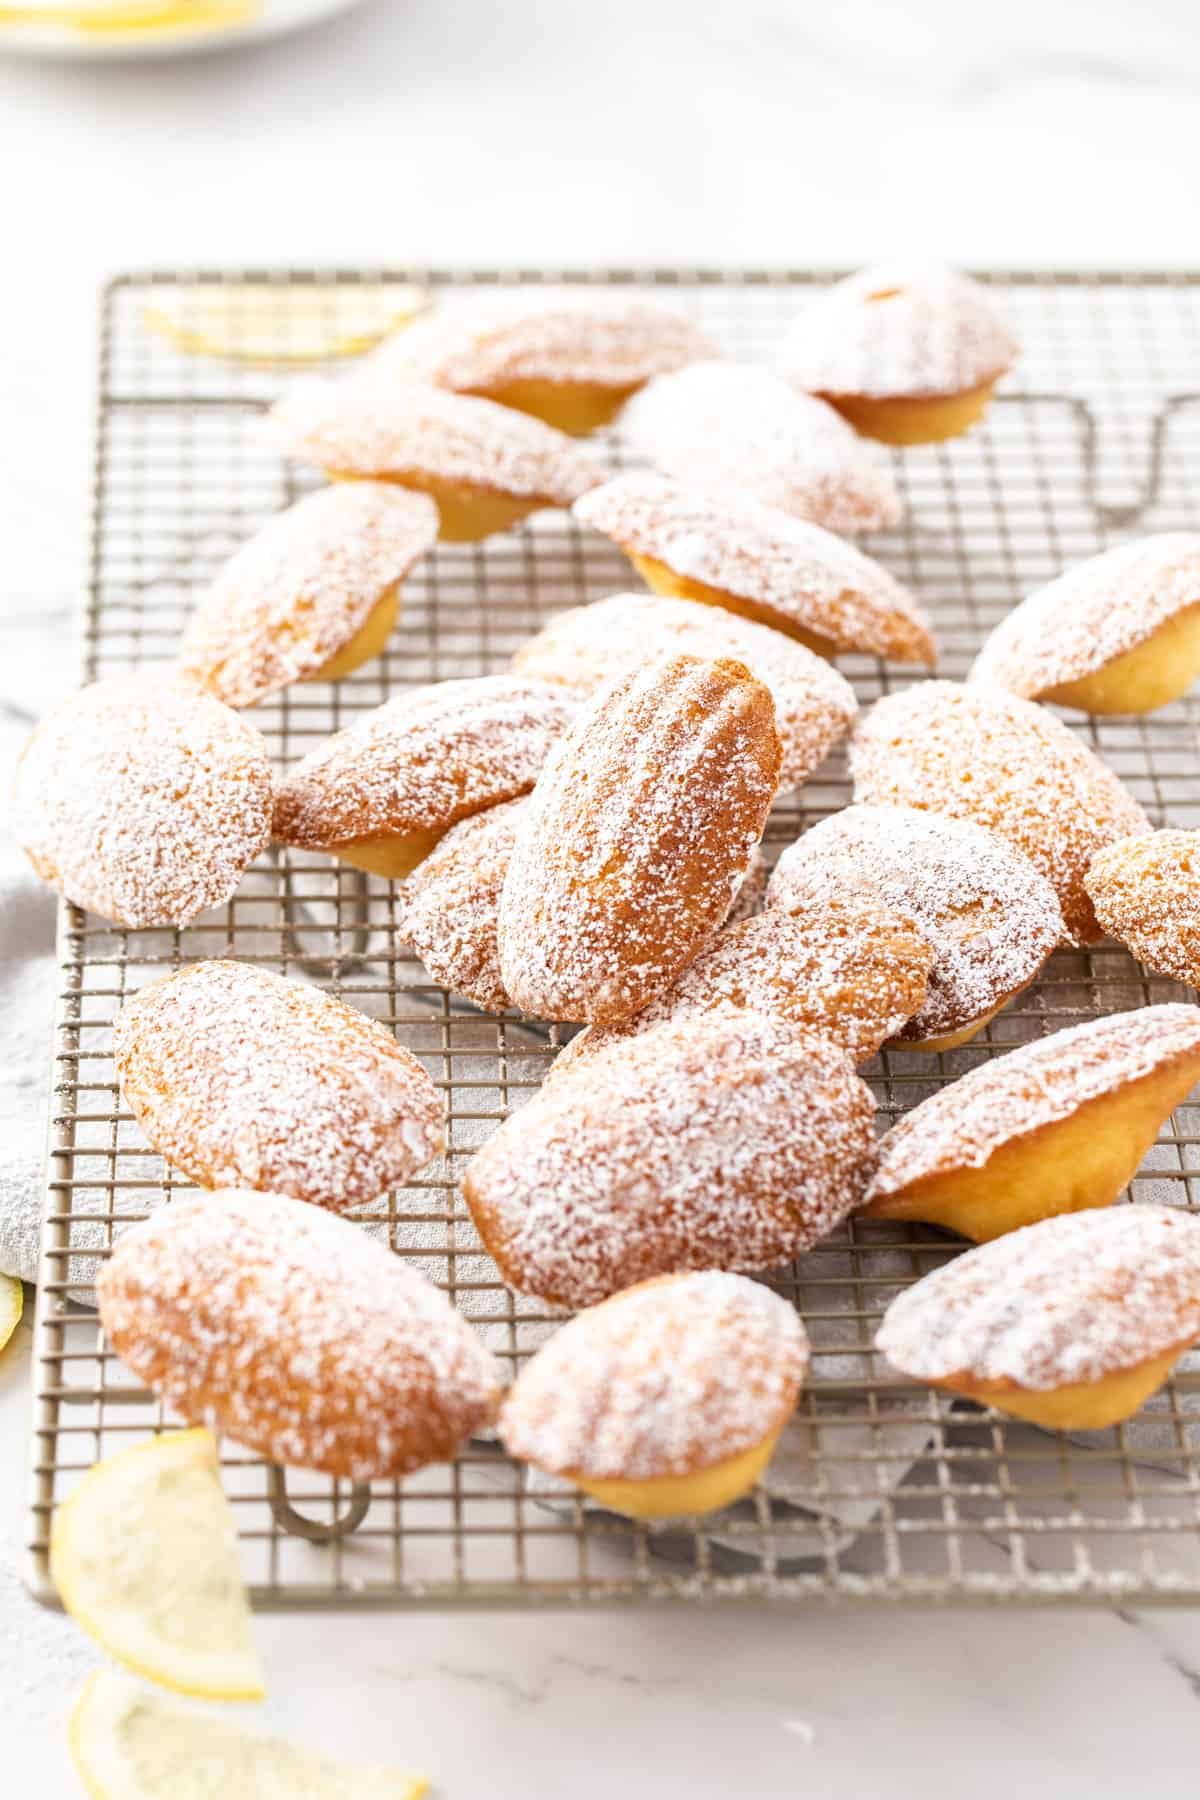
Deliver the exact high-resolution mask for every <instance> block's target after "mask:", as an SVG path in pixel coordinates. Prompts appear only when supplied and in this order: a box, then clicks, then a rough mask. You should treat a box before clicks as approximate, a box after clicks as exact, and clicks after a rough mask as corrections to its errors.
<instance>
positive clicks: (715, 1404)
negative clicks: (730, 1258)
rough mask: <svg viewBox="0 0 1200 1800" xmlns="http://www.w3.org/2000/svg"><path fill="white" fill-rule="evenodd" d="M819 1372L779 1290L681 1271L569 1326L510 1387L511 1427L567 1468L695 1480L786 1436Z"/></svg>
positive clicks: (548, 1465)
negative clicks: (810, 1373)
mask: <svg viewBox="0 0 1200 1800" xmlns="http://www.w3.org/2000/svg"><path fill="white" fill-rule="evenodd" d="M807 1368H808V1340H807V1338H806V1336H805V1331H804V1326H803V1325H802V1324H801V1322H800V1318H799V1315H798V1314H797V1312H796V1309H795V1308H794V1307H793V1306H789V1305H788V1303H787V1301H786V1300H782V1299H781V1298H780V1297H779V1295H778V1294H774V1293H772V1292H771V1290H770V1288H766V1287H763V1286H762V1285H761V1284H760V1283H759V1282H757V1281H747V1280H746V1279H745V1277H744V1276H741V1275H728V1274H724V1273H721V1272H720V1271H716V1270H709V1271H704V1272H701V1273H697V1274H693V1275H668V1276H665V1277H663V1278H662V1279H661V1280H658V1281H647V1282H643V1283H642V1284H641V1285H640V1286H639V1287H635V1288H630V1289H628V1290H627V1291H626V1292H625V1293H622V1294H616V1295H614V1296H613V1298H612V1299H611V1300H606V1301H604V1302H603V1304H602V1305H600V1306H595V1307H589V1308H588V1310H587V1311H586V1312H582V1313H580V1314H579V1315H578V1316H577V1317H576V1318H574V1319H572V1320H571V1321H570V1323H569V1324H566V1325H564V1326H563V1327H562V1329H561V1330H560V1331H558V1332H556V1333H555V1335H554V1336H553V1337H552V1338H551V1339H550V1341H549V1343H547V1344H545V1345H543V1346H542V1348H541V1349H540V1350H539V1351H538V1352H537V1354H536V1356H534V1358H533V1359H532V1361H531V1362H529V1363H528V1364H527V1365H526V1367H525V1368H524V1369H522V1370H521V1372H520V1374H519V1375H518V1376H517V1379H516V1381H515V1382H514V1384H513V1386H512V1388H511V1389H510V1390H509V1393H508V1395H507V1397H506V1399H505V1402H504V1405H503V1408H502V1409H501V1414H500V1435H501V1437H502V1438H503V1440H504V1443H505V1445H506V1447H507V1448H508V1450H509V1451H510V1452H511V1454H512V1455H514V1456H518V1457H520V1458H521V1460H522V1461H524V1462H529V1463H533V1464H534V1465H535V1466H536V1467H537V1468H540V1469H545V1470H547V1471H549V1472H550V1473H552V1474H555V1475H566V1476H571V1475H582V1476H583V1477H585V1479H588V1480H592V1481H607V1480H625V1481H654V1480H657V1479H659V1478H661V1477H663V1476H677V1475H690V1474H692V1473H694V1472H695V1471H696V1470H699V1469H707V1468H711V1467H712V1466H713V1465H714V1464H716V1463H720V1462H724V1461H725V1460H726V1459H727V1458H729V1457H732V1456H738V1455H740V1454H741V1453H742V1452H743V1451H746V1450H751V1449H753V1448H754V1447H755V1446H756V1445H758V1444H761V1443H762V1441H763V1439H764V1438H767V1437H769V1436H770V1435H771V1434H772V1433H774V1432H776V1431H778V1430H779V1428H780V1426H781V1425H783V1424H784V1423H785V1421H786V1420H787V1419H788V1418H789V1417H790V1415H791V1413H792V1412H793V1410H794V1408H795V1405H796V1397H797V1394H798V1393H799V1391H800V1384H801V1382H802V1381H803V1380H804V1376H805V1373H806V1371H807Z"/></svg>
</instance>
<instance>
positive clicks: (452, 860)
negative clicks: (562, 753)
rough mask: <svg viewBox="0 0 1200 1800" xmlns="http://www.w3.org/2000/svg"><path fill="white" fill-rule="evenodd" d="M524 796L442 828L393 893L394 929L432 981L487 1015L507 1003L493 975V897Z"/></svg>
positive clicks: (496, 969) (496, 962) (496, 907)
mask: <svg viewBox="0 0 1200 1800" xmlns="http://www.w3.org/2000/svg"><path fill="white" fill-rule="evenodd" d="M526 805H527V802H526V801H525V800H512V801H509V803H508V804H507V805H505V806H492V807H489V808H488V810H487V811H486V812H482V813H477V814H476V815H475V817H474V818H471V819H464V820H463V822H462V824H461V825H456V826H455V827H454V829H453V830H452V831H448V832H447V833H446V835H445V837H444V838H443V839H442V841H441V843H440V844H439V845H438V846H437V848H436V849H435V850H434V851H432V852H431V854H430V855H429V856H427V857H426V858H425V860H424V862H422V863H421V864H419V865H418V867H417V868H416V869H414V870H413V872H412V874H411V875H410V876H409V877H408V879H407V880H406V881H405V882H404V883H403V884H402V885H401V887H400V890H399V911H398V916H397V920H396V927H397V930H398V931H399V932H400V934H401V935H402V936H403V937H405V938H407V940H408V942H409V943H410V944H411V945H412V946H413V949H414V950H415V951H416V952H417V955H418V956H419V957H420V958H421V960H422V962H423V963H424V964H425V967H426V968H427V969H428V971H429V973H430V975H431V976H432V977H433V979H434V981H436V982H440V983H441V984H442V985H443V986H444V987H447V988H449V989H450V990H451V991H452V992H453V993H456V994H464V995H465V996H466V998H467V999H468V1000H473V1001H474V1002H475V1004H476V1006H482V1007H483V1008H484V1010H485V1011H487V1012H503V1011H504V1009H505V1008H506V1007H507V1006H508V1005H509V998H508V994H507V992H506V991H505V987H504V982H503V979H502V977H501V974H500V951H499V947H498V944H497V925H498V921H499V915H500V895H501V893H502V891H503V888H504V878H505V876H506V875H507V873H508V864H509V859H510V858H511V856H512V848H513V844H514V843H515V841H516V836H517V827H518V823H519V821H520V818H521V815H522V813H523V812H524V811H525V808H526Z"/></svg>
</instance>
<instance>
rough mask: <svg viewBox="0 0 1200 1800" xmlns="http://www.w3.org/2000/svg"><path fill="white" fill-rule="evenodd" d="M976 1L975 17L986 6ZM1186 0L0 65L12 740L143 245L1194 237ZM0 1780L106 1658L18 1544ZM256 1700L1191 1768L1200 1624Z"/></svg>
mask: <svg viewBox="0 0 1200 1800" xmlns="http://www.w3.org/2000/svg"><path fill="white" fill-rule="evenodd" d="M984 15H986V23H985V22H984ZM1198 88H1200V15H1198V14H1197V9H1196V7H1195V5H1194V0H1065V3H1060V4H1053V3H1051V0H1036V3H1035V0H1008V4H1006V5H1005V6H1004V7H1003V8H1002V9H994V8H981V7H975V6H964V5H962V4H961V0H842V3H841V4H840V5H839V6H837V7H836V8H835V7H829V6H818V5H815V4H814V5H804V4H802V3H801V0H774V4H770V3H768V0H738V3H736V4H728V3H720V4H709V5H705V4H702V3H701V4H697V3H696V0H692V3H691V4H688V5H684V4H679V3H677V0H591V3H590V4H588V3H585V0H374V3H373V4H366V5H363V6H362V7H361V8H360V9H359V10H358V11H357V12H355V13H353V14H351V15H349V16H348V17H346V18H345V19H344V20H342V21H340V22H339V23H337V24H335V25H333V26H330V27H326V28H323V29H321V30H318V31H315V32H313V33H311V34H309V35H307V36H305V37H303V38H298V39H296V40H294V41H291V42H288V43H281V44H276V45H273V46H267V47H264V48H262V49H257V50H252V51H247V52H245V53H243V54H241V55H239V56H228V55H222V56H219V57H216V56H214V57H205V58H201V59H198V60H193V61H189V62H188V63H186V64H185V63H180V64H177V65H166V64H164V65H160V66H157V67H148V66H139V67H137V68H134V67H128V68H122V67H108V68H103V69H97V68H83V67H78V66H55V67H49V66H47V67H44V68H39V67H33V66H30V65H28V64H16V63H13V64H11V65H10V64H5V63H4V62H3V61H2V60H0V171H3V175H2V176H0V192H2V194H3V206H2V214H0V216H2V218H3V239H2V240H0V241H2V242H3V247H4V253H3V280H0V591H2V593H3V597H4V605H5V611H6V618H7V626H8V629H7V631H6V652H7V653H6V655H5V656H4V657H3V658H2V659H0V712H4V713H7V714H8V718H9V722H10V729H12V728H14V727H16V726H18V725H19V724H20V721H21V719H22V717H23V716H24V715H26V714H29V713H31V712H33V711H36V710H37V709H39V708H40V707H41V706H42V705H43V704H44V702H45V699H46V698H47V697H48V696H49V694H50V693H51V692H52V691H53V690H54V689H55V688H56V687H58V686H59V685H66V684H69V683H70V682H71V680H72V676H73V668H74V663H73V654H74V653H73V647H72V646H71V645H70V642H69V638H68V636H67V634H66V631H65V625H66V621H67V619H68V618H69V616H70V609H71V606H72V604H73V598H74V591H75V587H76V583H77V577H78V572H79V559H80V554H81V546H82V541H83V503H84V492H85V488H84V482H85V475H86V467H87V454H88V437H87V434H88V385H89V379H90V357H91V324H92V318H93V314H94V300H95V288H96V285H97V282H98V280H99V279H100V277H101V276H102V275H103V274H104V273H105V272H107V271H109V270H112V269H115V268H118V267H120V266H122V265H126V264H131V263H132V264H140V265H148V264H153V263H158V264H173V263H189V262H190V263H230V264H235V263H241V262H247V261H250V262H255V263H270V262H277V261H288V262H296V263H301V264H303V263H328V262H335V261H342V262H354V261H370V262H375V263H379V262H384V263H400V262H403V261H406V260H445V261H450V262H481V261H485V262H486V261H494V262H496V263H522V262H523V263H530V262H533V263H541V262H545V261H556V262H563V263H568V264H570V263H586V262H591V261H615V262H653V261H670V260H698V261H703V262H722V263H723V262H739V261H745V262H751V261H752V262H767V263H778V264H784V263H804V262H806V261H807V262H815V263H839V262H855V261H860V260H864V259H866V258H868V257H872V256H875V255H878V254H880V253H884V252H890V251H895V250H904V249H916V250H921V251H930V252H934V253H939V254H942V255H944V256H945V257H947V258H949V259H951V260H956V261H960V262H965V263H970V262H972V261H979V262H991V263H1005V262H1009V263H1051V262H1060V263H1071V262H1093V263H1094V262H1100V263H1105V264H1115V265H1124V264H1138V263H1141V264H1149V263H1175V264H1178V263H1188V262H1192V263H1197V262H1200V234H1198V233H1197V224H1198V223H1200V179H1198V177H1197V168H1196V118H1197V107H1196V94H1197V90H1198ZM27 1353H28V1334H27V1332H25V1333H23V1334H22V1338H21V1341H20V1342H19V1343H18V1344H17V1345H15V1346H14V1347H13V1348H11V1349H10V1350H9V1351H8V1352H7V1353H6V1354H5V1356H4V1358H3V1360H2V1361H0V1534H2V1535H3V1550H2V1551H0V1721H3V1723H2V1725H0V1770H3V1771H4V1773H3V1776H0V1789H2V1790H3V1791H4V1793H5V1795H6V1796H7V1794H8V1792H9V1789H8V1785H7V1783H8V1779H9V1777H10V1776H12V1775H13V1773H14V1771H20V1772H21V1773H22V1774H23V1775H24V1776H25V1777H26V1783H25V1786H24V1787H23V1788H21V1789H19V1791H20V1792H21V1793H23V1794H24V1793H28V1794H29V1795H31V1796H32V1795H34V1794H36V1795H37V1796H38V1797H39V1800H59V1797H60V1796H63V1797H65V1796H68V1795H75V1794H76V1793H77V1791H78V1790H77V1788H76V1786H75V1784H74V1781H73V1778H72V1776H71V1775H70V1773H69V1771H68V1768H67V1764H66V1759H65V1752H64V1751H63V1749H62V1727H61V1721H62V1714H63V1712H64V1710H65V1707H66V1705H67V1702H68V1700H69V1698H70V1694H71V1692H72V1691H73V1690H74V1688H75V1687H77V1686H78V1683H79V1680H80V1678H81V1674H82V1671H83V1670H84V1669H85V1668H86V1667H87V1666H89V1664H90V1663H91V1661H92V1657H91V1652H90V1650H89V1649H88V1647H87V1646H86V1645H85V1644H84V1643H83V1641H82V1640H81V1639H80V1638H79V1637H78V1636H77V1634H76V1633H75V1632H74V1631H73V1629H72V1628H71V1627H70V1626H69V1625H68V1624H67V1623H66V1622H65V1621H62V1620H60V1619H58V1618H56V1617H54V1616H52V1615H46V1614H43V1613H41V1612H39V1611H38V1610H37V1609H36V1608H34V1607H33V1606H32V1605H31V1604H30V1603H28V1602H27V1601H26V1600H25V1598H24V1596H23V1595H22V1594H21V1592H20V1590H19V1587H18V1585H17V1582H16V1576H15V1573H14V1570H15V1567H16V1562H17V1556H18V1519H19V1509H20V1504H21V1500H22V1497H23V1488H24V1475H23V1469H24V1463H25V1443H24V1439H25V1430H26V1414H27V1398H26V1392H25V1384H26V1365H27ZM260 1634H261V1638H262V1641H263V1644H264V1647H265V1650H266V1653H267V1658H268V1664H269V1668H270V1672H271V1676H272V1682H273V1690H274V1700H273V1703H272V1706H271V1708H270V1716H271V1718H272V1720H273V1721H274V1722H275V1723H277V1724H279V1725H281V1726H286V1727H287V1728H288V1729H291V1730H294V1731H296V1732H297V1733H301V1734H304V1735H306V1736H308V1737H309V1738H310V1739H311V1740H312V1741H314V1742H316V1743H320V1744H323V1745H324V1746H325V1747H327V1748H329V1749H331V1750H341V1751H343V1752H346V1753H353V1754H357V1755H360V1756H367V1755H374V1756H379V1757H386V1758H389V1759H391V1760H395V1761H397V1762H400V1763H403V1764H405V1765H407V1766H411V1767H414V1768H420V1769H427V1770H428V1771H429V1772H430V1773H431V1774H433V1775H435V1776H436V1777H437V1780H438V1792H439V1793H441V1794H444V1795H445V1796H446V1800H459V1797H462V1800H466V1797H468V1796H470V1797H471V1800H476V1797H480V1796H483V1795H487V1796H488V1797H489V1800H509V1797H510V1796H511V1797H512V1800H517V1796H520V1797H521V1800H541V1796H555V1800H557V1797H558V1796H559V1795H566V1794H568V1793H569V1794H571V1795H572V1796H578V1797H579V1800H591V1797H592V1796H596V1797H597V1800H598V1797H599V1796H601V1795H604V1796H605V1797H606V1800H607V1797H608V1796H610V1795H612V1794H615V1793H618V1792H626V1793H632V1794H635V1795H637V1796H639V1797H640V1796H650V1795H654V1796H656V1797H660V1800H675V1797H676V1796H679V1797H680V1800H682V1797H683V1796H685V1795H686V1796H688V1797H689V1800H691V1797H700V1800H708V1797H710V1796H722V1797H723V1796H727V1795H729V1796H732V1795H733V1794H738V1795H742V1794H746V1795H754V1796H755V1797H756V1800H783V1796H790V1795H793V1794H800V1793H804V1794H806V1795H811V1796H817V1797H818V1800H820V1797H824V1796H829V1797H830V1800H833V1797H838V1800H840V1797H841V1796H846V1797H847V1800H876V1797H877V1796H878V1797H880V1800H885V1797H886V1800H890V1797H892V1796H896V1797H907V1796H909V1795H920V1796H922V1800H941V1797H942V1796H946V1797H947V1800H949V1796H954V1797H955V1800H960V1797H961V1796H963V1795H967V1794H969V1795H971V1796H972V1797H973V1800H974V1797H977V1800H991V1797H992V1796H1000V1795H1002V1794H1003V1795H1008V1794H1009V1793H1011V1792H1012V1791H1014V1789H1015V1790H1016V1791H1019V1792H1022V1793H1025V1794H1034V1795H1040V1794H1043V1793H1045V1794H1047V1795H1049V1794H1053V1795H1055V1796H1056V1800H1077V1797H1078V1800H1083V1797H1084V1796H1087V1797H1088V1800H1094V1797H1095V1796H1098V1795H1108V1794H1123V1793H1125V1792H1127V1791H1128V1790H1130V1789H1131V1788H1133V1787H1135V1786H1137V1787H1138V1788H1140V1789H1144V1790H1145V1791H1147V1792H1148V1793H1152V1794H1153V1795H1154V1797H1155V1800H1175V1797H1176V1796H1178V1797H1179V1800H1183V1797H1184V1796H1188V1797H1189V1800H1190V1797H1191V1796H1194V1794H1195V1792H1196V1782H1197V1775H1196V1766H1197V1747H1198V1746H1200V1617H1198V1616H1197V1615H1196V1614H1194V1613H1175V1614H1168V1613H1158V1614H1154V1615H1151V1616H1142V1617H1133V1616H1121V1615H1117V1614H1115V1613H1101V1614H1092V1613H1087V1614H1080V1615H1072V1614H1064V1613H1057V1614H1049V1613H1032V1612H1031V1613H1008V1614H999V1613H997V1614H991V1615H989V1614H983V1613H961V1614H942V1615H929V1614H926V1615H916V1614H908V1613H883V1614H879V1613H876V1614H868V1613H845V1614H842V1615H826V1614H819V1613H814V1614H798V1615H794V1616H792V1617H779V1616H775V1617H769V1616H766V1615H763V1614H749V1613H737V1614H730V1613H722V1614H709V1615H703V1616H700V1617H697V1616H695V1615H688V1616H683V1615H680V1614H667V1613H659V1614H645V1613H638V1614H613V1615H607V1616H591V1617H571V1616H564V1615H551V1616H545V1617H515V1618H506V1617H503V1616H494V1617H493V1616H483V1617H476V1616H470V1615H453V1616H441V1617H437V1616H402V1615H381V1616H376V1617H363V1616H357V1617H355V1616H348V1615H347V1616H342V1617H337V1616H329V1615H320V1616H314V1617H307V1616H304V1615H296V1616H274V1617H266V1618H263V1619H262V1620H261V1622H260Z"/></svg>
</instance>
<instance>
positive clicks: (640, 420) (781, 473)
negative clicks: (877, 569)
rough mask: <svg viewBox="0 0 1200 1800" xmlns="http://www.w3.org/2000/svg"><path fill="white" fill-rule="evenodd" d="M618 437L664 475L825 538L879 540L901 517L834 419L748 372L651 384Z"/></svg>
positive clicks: (764, 374) (819, 405)
mask: <svg viewBox="0 0 1200 1800" xmlns="http://www.w3.org/2000/svg"><path fill="white" fill-rule="evenodd" d="M621 429H622V431H623V432H624V434H625V436H626V437H627V438H628V440H629V442H630V443H631V444H632V445H633V447H634V448H635V449H636V450H638V451H640V453H641V454H642V455H643V456H644V457H646V458H647V460H648V461H649V462H652V463H653V464H654V465H655V467H656V468H657V469H660V470H661V471H662V472H663V473H664V474H666V475H673V476H675V477H676V478H677V479H678V480H680V481H685V482H687V483H688V484H689V485H691V486H693V487H695V486H700V487H711V488H716V489H719V490H721V491H724V492H729V491H730V490H732V491H733V492H736V493H742V494H745V495H746V497H747V499H751V500H757V501H758V502H759V503H760V504H761V505H763V506H776V507H778V508H779V509H780V510H781V511H782V512H786V513H792V514H793V515H794V516H795V517H796V518H798V519H808V520H811V522H812V523H813V524H814V525H823V526H824V527H825V529H826V530H827V531H838V532H846V533H854V532H859V531H882V530H884V529H885V528H886V527H887V526H889V525H895V524H896V523H897V521H898V520H899V518H900V514H901V506H900V496H899V493H898V491H897V489H896V483H895V480H894V479H893V477H892V473H891V470H890V469H888V467H887V466H886V464H884V463H883V462H882V461H880V459H879V457H878V456H877V455H876V453H875V452H874V451H873V450H872V449H871V448H870V447H869V446H868V445H867V444H866V443H865V442H864V441H863V439H862V438H860V437H859V435H858V433H857V432H856V431H855V430H854V429H853V427H852V426H850V425H848V424H847V423H846V421H845V419H843V418H842V416H841V414H840V413H837V412H835V411H834V409H833V407H832V406H828V405H826V403H825V401H824V400H818V399H817V397H816V396H815V395H813V394H802V393H800V392H799V391H798V389H797V388H795V387H793V386H792V384H791V383H790V382H789V381H785V380H784V378H783V376H781V375H777V374H775V373H774V371H773V370H771V369H768V368H764V367H762V366H760V365H757V364H753V363H736V362H694V363H691V364H689V366H688V367H687V368H686V369H678V370H676V371H675V372H674V373H673V374H670V375H660V376H658V377H657V378H656V379H655V380H654V381H652V382H651V383H650V384H649V386H648V387H645V388H643V390H642V392H641V393H640V394H637V395H635V397H634V398H633V400H631V401H630V403H629V405H628V406H627V407H626V409H625V412H624V414H623V416H622V419H621Z"/></svg>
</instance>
